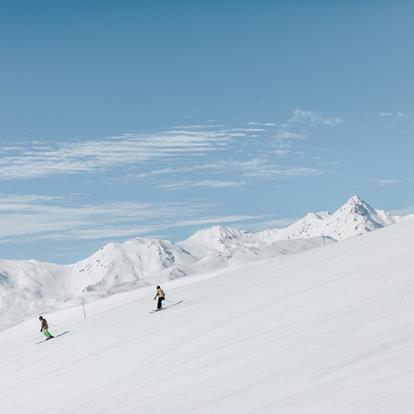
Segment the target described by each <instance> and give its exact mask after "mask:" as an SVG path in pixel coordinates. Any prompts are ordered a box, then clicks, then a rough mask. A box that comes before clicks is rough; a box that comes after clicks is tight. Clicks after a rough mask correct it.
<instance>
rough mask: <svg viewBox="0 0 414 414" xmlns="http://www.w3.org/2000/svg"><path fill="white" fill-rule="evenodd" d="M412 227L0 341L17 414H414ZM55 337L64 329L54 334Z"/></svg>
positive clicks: (240, 269)
mask: <svg viewBox="0 0 414 414" xmlns="http://www.w3.org/2000/svg"><path fill="white" fill-rule="evenodd" d="M413 248H414V220H412V219H407V220H405V221H404V222H401V223H399V224H395V225H393V226H389V227H386V228H384V229H381V230H378V231H375V232H372V233H368V234H365V235H363V236H361V237H358V238H353V239H349V240H345V241H342V242H341V243H335V244H331V245H329V246H326V247H325V248H324V247H320V248H317V249H314V250H311V251H307V252H303V253H300V254H297V255H288V256H282V257H278V258H277V259H270V260H263V261H258V262H252V263H247V264H240V265H238V266H234V267H230V268H226V269H221V270H218V271H216V272H215V273H210V274H208V275H205V276H198V277H189V278H182V279H178V280H175V281H172V282H169V283H167V284H165V285H163V288H164V289H165V290H166V292H167V295H168V296H167V297H168V298H169V299H171V300H179V299H184V302H183V303H182V304H180V305H177V306H175V307H172V308H171V309H168V310H165V311H163V312H159V313H155V314H150V313H149V311H150V310H151V309H153V307H154V306H155V302H153V301H152V296H153V293H154V292H153V289H152V288H151V289H150V288H143V289H139V290H135V291H131V292H127V293H122V294H119V295H114V296H111V297H109V298H107V299H104V300H101V301H98V302H94V303H92V304H90V305H88V306H87V312H88V318H87V319H86V320H85V319H83V314H82V311H81V309H80V308H71V309H67V310H63V311H60V312H57V313H54V314H47V315H44V316H46V317H47V319H48V321H49V322H50V323H51V331H52V332H53V333H60V332H65V331H66V330H70V332H69V333H67V334H65V335H63V336H61V337H59V338H56V339H54V340H52V341H49V342H46V343H43V344H41V345H34V343H35V342H36V341H37V340H39V339H40V333H39V332H38V321H37V320H30V321H26V322H24V323H22V324H21V325H18V326H15V327H14V328H12V329H9V330H7V331H4V332H2V333H0V349H1V351H2V352H1V353H0V367H1V376H0V390H1V391H0V411H1V413H13V414H28V413H30V414H37V413H42V414H57V413H59V414H64V413H77V414H86V413H88V414H91V413H92V414H95V413H96V414H98V413H99V414H102V413H111V414H112V413H118V414H126V413H128V414H129V413H131V414H132V413H134V414H137V413H139V414H158V413H159V414H161V413H163V414H164V413H170V414H221V413H223V414H224V413H226V414H227V413H229V412H237V413H238V414H247V413H249V414H253V413H255V414H264V413H281V414H293V413H295V414H345V413H346V414H410V413H412V412H413V407H414V393H413V392H412V389H413V387H414V356H413V349H414V324H413V322H414V313H413V312H414V270H413V269H414V255H413ZM55 325H56V326H55Z"/></svg>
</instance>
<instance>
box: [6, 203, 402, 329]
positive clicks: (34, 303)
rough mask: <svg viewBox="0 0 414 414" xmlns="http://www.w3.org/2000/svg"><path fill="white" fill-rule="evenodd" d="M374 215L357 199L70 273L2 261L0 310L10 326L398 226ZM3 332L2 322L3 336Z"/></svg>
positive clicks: (99, 259) (119, 248)
mask: <svg viewBox="0 0 414 414" xmlns="http://www.w3.org/2000/svg"><path fill="white" fill-rule="evenodd" d="M400 220H401V217H396V216H391V215H390V214H388V213H386V212H384V211H382V210H375V209H373V208H372V207H370V206H369V205H368V204H367V203H365V202H364V201H363V200H361V199H360V198H359V197H358V196H354V197H351V199H350V200H348V202H347V203H346V204H344V205H343V206H342V207H341V208H340V209H338V210H337V211H336V212H335V213H333V214H329V213H327V212H319V213H309V214H308V215H306V216H305V217H304V218H303V219H301V220H299V221H297V222H295V223H293V224H292V225H290V226H289V227H287V228H284V229H272V230H266V231H262V232H258V233H250V232H248V231H245V230H237V229H231V228H226V227H222V226H214V227H211V228H209V229H205V230H200V231H198V232H196V233H195V234H193V235H192V236H191V237H189V238H188V239H186V240H184V241H182V242H178V243H172V242H170V241H167V240H159V239H145V238H137V239H133V240H129V241H127V242H124V243H109V244H107V245H105V246H104V247H103V248H101V249H100V250H98V251H97V252H95V253H94V254H93V255H91V256H90V257H88V258H86V259H84V260H81V261H79V262H78V263H75V264H73V265H70V266H60V265H54V264H47V263H40V262H36V261H0V310H1V311H2V313H1V314H2V315H5V316H4V318H7V321H8V324H10V321H14V319H13V315H19V314H21V313H20V309H21V308H22V307H26V308H27V314H30V313H33V312H35V311H36V310H37V309H44V310H47V309H53V308H55V307H56V306H58V305H59V304H62V303H67V304H68V305H70V304H73V303H74V302H76V303H77V301H78V300H79V295H81V293H82V292H84V291H87V292H89V293H88V294H89V295H90V297H91V299H92V298H93V297H102V296H106V295H108V294H111V293H115V292H118V291H120V290H126V289H130V288H131V287H132V286H133V287H139V286H144V285H148V284H153V283H155V282H160V281H163V280H170V279H175V278H178V277H182V276H185V275H188V274H200V273H206V272H209V271H212V270H215V269H220V268H223V267H225V266H228V265H233V264H240V263H244V262H248V261H252V260H261V259H267V258H271V257H275V256H278V255H285V254H295V253H300V252H302V251H305V250H309V249H312V248H315V247H319V246H321V245H323V244H326V243H331V242H333V241H335V240H344V239H346V238H350V237H354V236H357V235H360V234H363V233H365V232H369V231H373V230H376V229H378V228H381V227H384V226H387V225H389V224H393V223H395V222H397V221H400ZM2 325H3V326H4V323H2V321H1V318H0V329H1V328H2Z"/></svg>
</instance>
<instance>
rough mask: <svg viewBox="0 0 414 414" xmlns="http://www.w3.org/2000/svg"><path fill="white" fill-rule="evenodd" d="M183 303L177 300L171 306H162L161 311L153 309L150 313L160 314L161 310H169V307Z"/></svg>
mask: <svg viewBox="0 0 414 414" xmlns="http://www.w3.org/2000/svg"><path fill="white" fill-rule="evenodd" d="M182 302H184V301H183V300H179V301H178V302H174V303H172V304H171V305H167V306H163V307H162V308H161V309H154V310H152V311H151V312H150V313H155V312H160V311H162V310H165V309H168V308H171V306H175V305H179V304H180V303H182Z"/></svg>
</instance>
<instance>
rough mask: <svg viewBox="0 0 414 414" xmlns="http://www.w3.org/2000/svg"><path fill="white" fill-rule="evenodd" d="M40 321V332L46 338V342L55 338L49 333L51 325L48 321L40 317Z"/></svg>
mask: <svg viewBox="0 0 414 414" xmlns="http://www.w3.org/2000/svg"><path fill="white" fill-rule="evenodd" d="M39 321H40V332H42V334H43V335H44V336H45V337H46V341H47V340H48V339H52V338H54V336H53V335H52V334H51V333H50V332H49V325H48V324H47V320H46V319H45V318H44V317H43V316H39Z"/></svg>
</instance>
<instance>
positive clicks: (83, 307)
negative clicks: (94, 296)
mask: <svg viewBox="0 0 414 414" xmlns="http://www.w3.org/2000/svg"><path fill="white" fill-rule="evenodd" d="M81 303H82V309H83V316H84V317H85V319H86V310H85V291H84V290H82V296H81Z"/></svg>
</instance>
